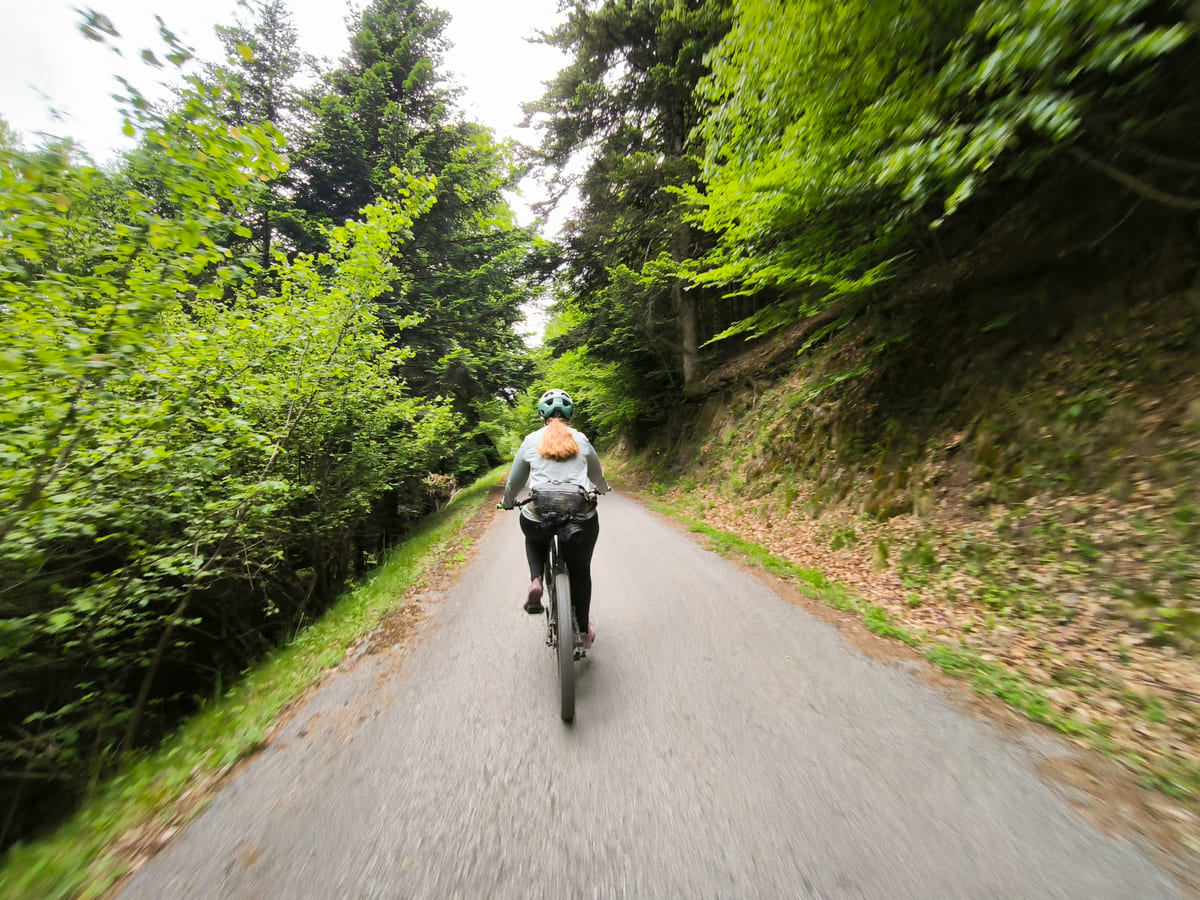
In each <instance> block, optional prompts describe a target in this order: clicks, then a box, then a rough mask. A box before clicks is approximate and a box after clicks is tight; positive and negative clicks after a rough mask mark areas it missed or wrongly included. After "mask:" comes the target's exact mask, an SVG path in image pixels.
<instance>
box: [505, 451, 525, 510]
mask: <svg viewBox="0 0 1200 900" xmlns="http://www.w3.org/2000/svg"><path fill="white" fill-rule="evenodd" d="M528 440H529V438H528V437H526V438H525V440H524V441H521V447H520V449H519V450H517V455H516V456H515V457H514V458H513V464H512V468H511V469H510V470H509V472H508V481H507V482H506V483H505V485H504V508H505V509H512V505H513V504H514V503H515V502H516V500H517V494H519V493H521V488H523V487H525V482H526V481H527V480H528V479H529V459H528V457H527V456H526V454H525V444H526V442H527V441H528Z"/></svg>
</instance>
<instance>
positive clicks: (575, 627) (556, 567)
mask: <svg viewBox="0 0 1200 900" xmlns="http://www.w3.org/2000/svg"><path fill="white" fill-rule="evenodd" d="M543 572H544V574H543V575H542V585H543V586H544V587H543V589H544V590H545V592H546V593H545V597H546V600H547V601H548V602H546V603H543V604H542V605H543V606H544V607H545V608H546V646H547V647H549V648H551V649H554V648H556V647H558V635H559V628H558V624H559V623H558V576H560V575H563V576H567V577H569V573H568V571H567V562H566V560H565V559H563V557H562V550H561V549H560V547H559V537H558V535H557V534H555V535H553V536H551V538H550V552H549V553H548V554H547V555H546V568H545V569H544V570H543ZM570 618H571V623H570V632H569V640H570V642H571V644H570V646H571V647H572V648H573V649H574V651H575V659H577V660H579V659H583V657H585V656H587V651H586V650H584V649H583V642H582V640H581V638H580V633H579V623H578V622H576V621H575V615H574V604H572V605H571V617H570Z"/></svg>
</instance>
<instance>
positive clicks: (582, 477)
mask: <svg viewBox="0 0 1200 900" xmlns="http://www.w3.org/2000/svg"><path fill="white" fill-rule="evenodd" d="M568 427H570V426H568ZM570 430H571V434H572V435H574V437H575V443H577V444H578V445H579V452H578V453H576V454H575V455H574V456H572V457H571V458H570V459H561V460H560V459H547V458H546V457H544V456H542V455H541V454H540V453H538V447H540V446H541V444H542V435H544V434H545V433H546V429H545V428H539V429H538V430H537V431H535V432H533V433H532V434H529V435H527V436H526V437H525V440H523V441H522V442H521V449H519V450H518V451H517V455H516V457H515V458H514V459H513V464H512V470H511V471H510V472H509V473H508V484H506V485H505V486H504V505H505V506H512V505H513V502H514V501H515V500H516V499H517V495H518V494H519V493H520V492H521V489H522V488H523V487H525V482H526V481H528V482H529V487H530V488H531V489H532V488H535V487H537V486H538V485H542V484H548V483H550V482H551V481H559V482H562V483H564V484H578V485H582V486H583V487H584V488H586V489H587V490H589V491H593V490H594V491H599V492H600V493H602V494H604V493H607V492H608V491H610V490H612V488H610V487H609V486H608V479H606V478H605V477H604V470H603V469H602V468H601V467H600V457H599V456H597V455H596V451H595V449H594V448H593V447H592V442H591V441H589V440H588V439H587V435H585V434H584V433H583V432H582V431H576V430H575V429H574V428H571V429H570ZM595 514H596V513H595V511H594V510H593V511H592V512H591V513H589V514H588V516H589V517H590V516H594V515H595ZM521 515H523V516H525V518H527V519H533V520H534V521H535V522H538V521H541V520H540V519H539V518H538V515H537V513H535V512H534V511H533V504H532V503H527V504H526V505H525V506H522V507H521Z"/></svg>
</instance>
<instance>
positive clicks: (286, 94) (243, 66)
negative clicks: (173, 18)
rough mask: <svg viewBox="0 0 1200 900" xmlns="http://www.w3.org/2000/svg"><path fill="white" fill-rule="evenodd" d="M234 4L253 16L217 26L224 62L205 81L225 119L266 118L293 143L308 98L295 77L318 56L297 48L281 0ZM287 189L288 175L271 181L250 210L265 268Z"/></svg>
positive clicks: (257, 120) (242, 0) (238, 123)
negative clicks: (214, 91)
mask: <svg viewBox="0 0 1200 900" xmlns="http://www.w3.org/2000/svg"><path fill="white" fill-rule="evenodd" d="M238 6H239V7H240V8H241V10H242V11H244V12H245V13H246V14H248V15H249V16H250V17H251V20H250V21H249V22H247V21H244V20H242V19H241V18H240V17H239V18H235V21H234V24H233V25H218V26H217V27H216V32H217V36H218V38H220V41H221V45H222V47H223V48H224V50H225V56H226V60H225V62H224V63H223V64H220V65H215V64H211V63H210V64H208V65H206V66H205V67H204V70H205V76H204V77H205V80H206V81H208V82H209V83H210V84H213V85H217V86H219V87H220V92H219V94H218V97H219V105H218V110H219V112H220V114H221V116H222V118H224V119H225V121H227V122H229V123H230V124H231V125H234V126H237V127H241V126H244V125H252V124H258V123H261V122H268V123H270V124H271V125H272V126H274V127H275V128H276V129H278V130H279V132H280V133H281V134H283V135H284V136H285V137H286V138H287V142H288V144H289V145H290V146H293V147H294V146H295V145H296V144H297V143H298V140H299V138H300V136H301V135H302V134H303V133H304V131H305V129H306V127H307V124H308V123H307V121H306V115H305V114H306V111H307V101H308V97H307V95H306V93H305V91H304V90H302V88H301V87H300V85H299V84H298V78H299V76H300V74H301V73H302V72H303V71H304V70H305V69H310V70H315V69H316V60H315V59H314V58H313V57H312V56H310V55H308V54H305V53H302V52H301V51H300V49H299V45H298V34H297V31H296V27H295V25H294V24H293V23H292V14H291V11H290V10H289V8H288V6H287V3H286V2H285V0H238ZM291 187H292V186H291V185H290V184H289V183H288V179H287V178H280V179H274V180H272V181H271V182H269V183H268V184H267V185H265V186H264V188H263V191H262V197H261V199H260V200H259V202H258V203H257V204H256V206H257V207H258V208H257V209H256V210H254V212H253V219H254V222H255V224H254V231H255V232H256V236H255V239H256V241H257V243H258V245H259V259H260V263H261V265H262V267H263V268H268V267H269V266H270V264H271V249H272V244H273V240H272V239H273V232H274V228H273V225H272V217H273V216H277V215H278V214H279V210H280V208H281V207H284V208H286V206H287V204H286V203H285V202H284V201H283V199H282V197H281V190H282V191H288V190H290V189H291Z"/></svg>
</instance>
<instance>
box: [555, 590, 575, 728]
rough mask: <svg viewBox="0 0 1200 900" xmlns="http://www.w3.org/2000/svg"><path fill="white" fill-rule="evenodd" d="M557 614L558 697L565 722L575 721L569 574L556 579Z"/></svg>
mask: <svg viewBox="0 0 1200 900" xmlns="http://www.w3.org/2000/svg"><path fill="white" fill-rule="evenodd" d="M554 602H555V604H556V608H555V613H556V614H557V617H558V640H557V642H556V643H557V644H558V648H557V650H558V696H559V711H560V712H561V713H562V720H563V721H564V722H571V721H573V720H574V719H575V628H574V623H575V613H574V612H573V611H572V609H571V585H570V582H568V580H567V574H566V573H565V572H560V573H559V574H558V575H556V576H555V577H554Z"/></svg>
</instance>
